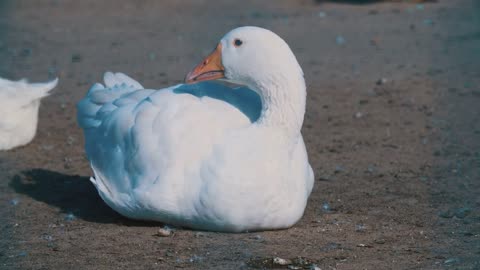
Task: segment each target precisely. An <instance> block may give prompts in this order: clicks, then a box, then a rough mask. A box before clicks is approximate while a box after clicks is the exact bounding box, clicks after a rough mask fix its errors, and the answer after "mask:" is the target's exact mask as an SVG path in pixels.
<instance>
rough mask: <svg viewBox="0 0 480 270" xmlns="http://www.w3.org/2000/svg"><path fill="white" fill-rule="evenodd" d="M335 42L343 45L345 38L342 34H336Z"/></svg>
mask: <svg viewBox="0 0 480 270" xmlns="http://www.w3.org/2000/svg"><path fill="white" fill-rule="evenodd" d="M335 42H336V43H337V45H344V44H345V42H346V40H345V38H344V37H343V36H337V38H336V39H335Z"/></svg>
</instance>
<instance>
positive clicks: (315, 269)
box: [308, 264, 322, 270]
mask: <svg viewBox="0 0 480 270" xmlns="http://www.w3.org/2000/svg"><path fill="white" fill-rule="evenodd" d="M308 269H309V270H322V268H320V267H318V266H317V265H316V264H312V265H310V267H309V268H308Z"/></svg>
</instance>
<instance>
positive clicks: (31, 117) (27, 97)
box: [0, 78, 58, 150]
mask: <svg viewBox="0 0 480 270" xmlns="http://www.w3.org/2000/svg"><path fill="white" fill-rule="evenodd" d="M57 82H58V79H55V80H53V81H51V82H47V83H28V82H27V80H25V79H23V80H20V81H10V80H6V79H2V78H0V115H1V117H0V150H10V149H12V148H14V147H17V146H22V145H25V144H27V143H29V142H30V141H31V140H32V139H33V138H34V137H35V133H36V131H37V122H38V108H39V107H40V100H41V99H42V98H43V97H45V96H47V95H48V92H49V91H50V90H52V89H53V88H55V86H56V85H57Z"/></svg>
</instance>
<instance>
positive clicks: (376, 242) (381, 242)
mask: <svg viewBox="0 0 480 270" xmlns="http://www.w3.org/2000/svg"><path fill="white" fill-rule="evenodd" d="M373 242H375V244H379V245H383V244H385V240H383V239H375V240H374V241H373Z"/></svg>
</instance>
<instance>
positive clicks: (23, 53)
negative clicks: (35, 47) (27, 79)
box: [20, 48, 32, 57]
mask: <svg viewBox="0 0 480 270" xmlns="http://www.w3.org/2000/svg"><path fill="white" fill-rule="evenodd" d="M30 55H32V49H30V48H26V49H23V50H22V51H21V52H20V56H22V57H28V56H30Z"/></svg>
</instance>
